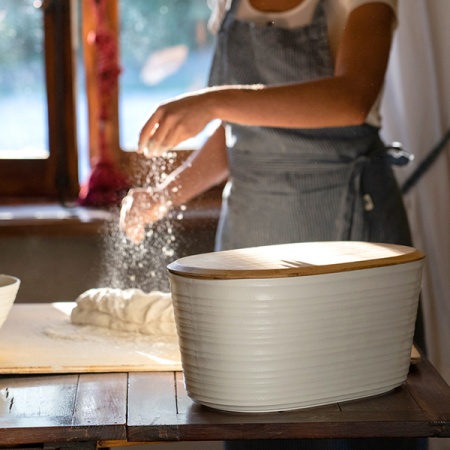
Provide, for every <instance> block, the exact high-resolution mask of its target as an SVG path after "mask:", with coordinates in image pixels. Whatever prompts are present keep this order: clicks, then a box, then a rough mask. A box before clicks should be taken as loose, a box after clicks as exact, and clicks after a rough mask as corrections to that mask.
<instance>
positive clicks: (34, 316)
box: [0, 302, 181, 374]
mask: <svg viewBox="0 0 450 450" xmlns="http://www.w3.org/2000/svg"><path fill="white" fill-rule="evenodd" d="M74 306H75V303H74V302H57V303H40V304H15V305H13V308H12V310H11V312H10V314H9V316H8V318H7V320H6V322H5V323H4V325H3V326H2V328H1V329H0V374H39V373H53V374H54V373H94V372H103V373H104V372H124V373H127V372H131V371H141V372H142V371H164V370H180V369H181V362H180V360H181V357H180V354H179V347H178V340H177V337H176V336H171V337H167V336H153V337H152V336H145V335H141V334H139V335H137V334H136V335H128V334H126V333H124V334H120V333H119V334H116V333H112V332H110V330H108V329H103V328H100V327H92V326H80V325H74V324H72V323H71V322H70V312H71V310H72V309H73V308H74Z"/></svg>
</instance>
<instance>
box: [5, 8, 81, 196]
mask: <svg viewBox="0 0 450 450" xmlns="http://www.w3.org/2000/svg"><path fill="white" fill-rule="evenodd" d="M0 46H2V47H3V48H2V49H1V51H0V69H1V70H0V100H1V101H0V105H1V106H0V109H1V111H0V114H1V117H2V120H1V121H0V180H1V182H0V195H1V196H3V197H5V196H6V197H46V198H64V197H66V196H73V195H74V194H75V193H76V192H77V190H78V184H77V165H76V147H75V128H74V126H73V124H74V117H75V114H74V98H73V89H72V86H73V73H72V55H73V52H72V42H71V8H70V1H69V0H64V1H44V2H40V1H38V0H35V1H31V0H2V3H1V6H0Z"/></svg>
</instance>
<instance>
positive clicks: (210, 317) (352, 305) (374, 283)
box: [168, 242, 424, 412]
mask: <svg viewBox="0 0 450 450" xmlns="http://www.w3.org/2000/svg"><path fill="white" fill-rule="evenodd" d="M423 260H424V255H423V254H422V253H420V252H419V251H417V250H415V249H414V248H411V247H405V246H398V245H390V244H389V245H388V244H375V243H364V242H317V243H299V244H285V245H274V246H266V247H255V248H248V249H239V250H229V251H223V252H215V253H208V254H201V255H195V256H189V257H185V258H181V259H179V260H177V261H174V262H173V263H171V264H169V266H168V272H169V278H170V283H171V291H172V298H173V304H174V311H175V319H176V324H177V330H178V335H179V343H180V350H181V358H182V366H183V372H184V376H185V382H186V389H187V392H188V394H189V396H190V397H191V398H192V399H193V400H194V401H196V402H198V403H201V404H203V405H206V406H209V407H213V408H217V409H222V410H227V411H236V412H271V411H283V410H291V409H298V408H305V407H310V406H316V405H322V404H327V403H332V402H337V401H345V400H351V399H356V398H362V397H367V396H371V395H375V394H381V393H384V392H387V391H389V390H391V389H393V388H395V387H397V386H399V385H400V384H401V383H402V382H403V381H404V380H405V379H406V376H407V373H408V369H409V363H410V355H411V345H412V339H413V333H414V324H415V319H416V313H417V307H418V299H419V291H420V285H421V273H422V266H423Z"/></svg>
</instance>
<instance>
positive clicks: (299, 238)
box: [209, 0, 410, 250]
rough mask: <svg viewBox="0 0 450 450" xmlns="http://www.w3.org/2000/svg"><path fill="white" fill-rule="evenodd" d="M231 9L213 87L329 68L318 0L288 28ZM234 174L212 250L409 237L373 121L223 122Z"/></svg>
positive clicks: (294, 77)
mask: <svg viewBox="0 0 450 450" xmlns="http://www.w3.org/2000/svg"><path fill="white" fill-rule="evenodd" d="M237 8H238V1H233V3H232V5H231V8H230V10H229V11H228V12H227V14H226V16H225V18H224V21H223V23H222V26H221V29H220V30H219V33H218V36H217V42H216V52H215V56H214V59H213V64H212V67H211V73H210V81H209V84H210V85H225V84H258V83H261V84H264V85H277V84H285V83H293V82H307V81H310V80H315V79H318V78H321V77H329V76H332V75H333V62H332V58H331V54H330V48H329V44H328V32H327V22H326V17H325V12H324V1H323V0H320V1H319V3H318V6H317V8H316V11H315V13H314V17H313V21H312V23H311V24H310V25H307V26H304V27H298V28H294V29H284V28H279V27H276V26H271V25H269V24H268V25H258V24H254V23H251V22H246V21H242V20H239V19H237V18H236V11H237ZM224 126H225V129H226V138H227V151H228V158H229V166H230V181H229V182H228V184H227V186H226V188H225V190H224V193H223V203H222V211H221V217H220V221H219V227H218V231H217V237H216V250H225V249H233V248H242V247H252V246H260V245H271V244H282V243H293V242H305V241H327V240H331V241H334V240H360V241H372V242H385V243H397V244H404V245H409V244H410V234H409V229H408V223H407V219H406V214H405V211H404V208H403V203H402V198H401V194H400V191H399V189H398V186H397V183H396V180H395V177H394V174H393V172H392V169H391V167H390V165H389V162H388V160H387V158H386V151H385V146H384V144H383V143H382V141H381V140H380V137H379V132H378V129H377V128H375V127H372V126H370V125H361V126H349V127H335V128H320V129H285V128H270V127H248V126H242V125H237V124H233V123H226V124H224Z"/></svg>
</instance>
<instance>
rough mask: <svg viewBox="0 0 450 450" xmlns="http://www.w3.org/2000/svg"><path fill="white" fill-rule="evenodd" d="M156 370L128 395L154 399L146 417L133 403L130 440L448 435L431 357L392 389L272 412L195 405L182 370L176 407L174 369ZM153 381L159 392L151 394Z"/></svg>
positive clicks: (449, 391) (442, 388)
mask: <svg viewBox="0 0 450 450" xmlns="http://www.w3.org/2000/svg"><path fill="white" fill-rule="evenodd" d="M153 375H154V374H148V378H147V381H146V382H145V385H146V386H147V387H146V388H145V389H142V387H143V386H142V385H141V386H137V385H131V384H130V393H129V395H130V396H131V395H132V398H139V401H140V403H141V405H142V404H147V403H149V404H150V406H151V407H149V408H148V410H147V412H146V416H143V415H142V413H140V415H139V416H138V415H137V413H139V410H140V409H141V407H142V406H138V407H136V410H135V407H134V406H133V407H132V406H131V404H130V415H129V420H128V427H129V440H130V441H134V440H135V441H140V442H142V441H160V440H168V441H170V440H175V441H183V440H197V441H201V440H229V439H262V438H266V439H277V438H280V439H281V438H283V439H298V438H330V437H331V438H341V437H374V436H377V437H427V436H441V437H445V436H448V433H449V430H450V410H449V408H450V406H449V405H450V387H449V386H448V385H447V384H446V383H445V381H444V380H443V379H442V378H441V377H440V375H439V374H438V373H437V372H436V371H435V370H434V368H433V367H432V366H431V365H430V364H429V363H427V362H426V361H424V362H420V363H418V364H417V365H415V366H413V367H412V369H411V374H410V376H409V377H408V380H407V381H406V382H405V383H404V384H403V385H402V386H401V387H399V388H397V389H395V390H393V391H392V392H389V393H387V394H383V395H379V396H375V397H371V398H366V399H361V400H356V401H351V402H344V403H339V404H331V405H327V406H322V407H317V408H308V409H302V410H297V411H289V412H281V413H270V414H266V413H262V414H261V413H258V414H241V413H229V412H223V411H218V410H213V409H210V408H206V407H204V406H201V405H199V404H196V403H194V402H192V400H190V398H189V397H188V396H187V393H186V391H185V389H184V383H183V379H182V374H176V379H175V391H176V408H175V406H174V405H173V404H172V403H171V402H170V399H169V398H168V397H166V396H167V394H168V390H167V387H168V386H171V388H170V389H171V390H172V383H173V380H172V377H171V375H170V373H167V374H166V373H160V374H158V382H157V383H156V380H155V381H153ZM161 377H162V378H161ZM430 379H431V380H433V381H432V382H431V383H430ZM427 380H429V381H428V382H427ZM163 384H165V385H166V387H165V388H162V386H163ZM150 385H153V389H154V390H156V391H158V392H153V393H152V391H151V390H150V389H149V388H148V386H150ZM158 386H159V387H161V389H160V388H159V387H158ZM135 389H136V391H135V392H133V391H134V390H135ZM169 395H171V394H169ZM437 397H440V400H439V401H438V402H437V403H436V409H435V408H434V406H433V404H434V402H435V400H436V399H437ZM152 398H157V399H158V400H157V404H160V405H164V407H163V409H159V408H158V406H157V404H155V401H152V400H151V399H152ZM168 404H170V407H169V408H168V407H167V405H168ZM445 405H447V406H445ZM175 409H176V412H175ZM132 412H133V413H132Z"/></svg>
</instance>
